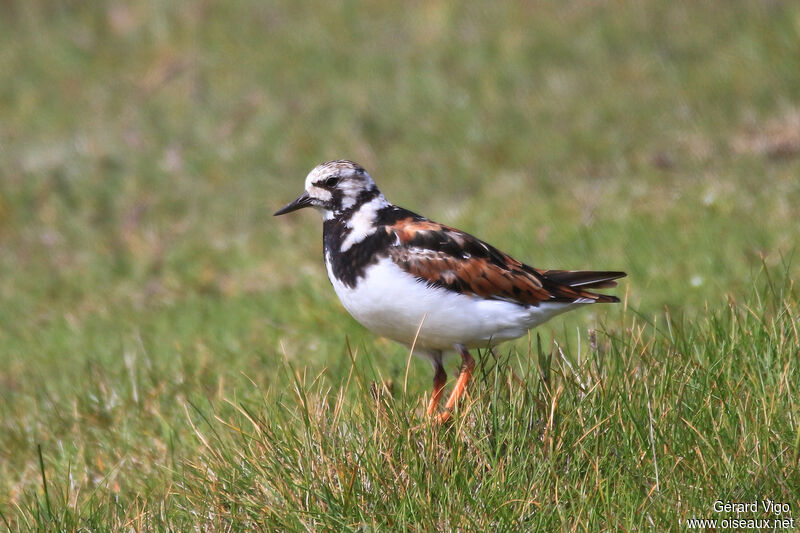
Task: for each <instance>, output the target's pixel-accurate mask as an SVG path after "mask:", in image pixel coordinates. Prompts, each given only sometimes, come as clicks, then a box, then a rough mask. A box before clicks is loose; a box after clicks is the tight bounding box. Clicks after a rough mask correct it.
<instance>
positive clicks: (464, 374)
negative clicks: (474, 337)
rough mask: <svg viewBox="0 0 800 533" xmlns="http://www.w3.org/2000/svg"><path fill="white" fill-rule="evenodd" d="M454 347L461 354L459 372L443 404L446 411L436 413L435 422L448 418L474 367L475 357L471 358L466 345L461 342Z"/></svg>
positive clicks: (462, 393) (444, 420)
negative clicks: (451, 390)
mask: <svg viewBox="0 0 800 533" xmlns="http://www.w3.org/2000/svg"><path fill="white" fill-rule="evenodd" d="M456 349H457V350H458V353H459V354H461V372H460V373H459V374H458V380H456V384H455V385H454V386H453V392H451V393H450V397H449V398H448V399H447V403H446V404H445V406H444V408H445V409H446V411H444V412H441V413H439V414H438V415H436V422H438V423H440V424H441V423H442V422H446V421H447V420H448V419H449V418H450V413H451V411H452V409H453V407H455V405H456V402H458V400H459V399H460V398H461V396H463V395H464V390H465V389H466V388H467V383H469V378H471V377H472V371H473V370H474V369H475V359H473V358H472V355H470V353H469V350H467V348H466V346H464V345H463V344H456Z"/></svg>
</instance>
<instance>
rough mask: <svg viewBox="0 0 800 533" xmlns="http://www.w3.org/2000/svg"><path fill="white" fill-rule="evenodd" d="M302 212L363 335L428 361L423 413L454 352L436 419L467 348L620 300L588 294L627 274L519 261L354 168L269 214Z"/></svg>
mask: <svg viewBox="0 0 800 533" xmlns="http://www.w3.org/2000/svg"><path fill="white" fill-rule="evenodd" d="M304 207H313V208H315V209H316V210H317V211H319V212H320V213H321V214H322V219H323V230H322V241H323V245H324V254H325V266H326V267H327V270H328V278H330V280H331V283H332V284H333V288H334V290H335V291H336V294H337V295H338V296H339V300H341V302H342V304H343V305H344V307H345V309H347V310H348V311H349V312H350V314H351V315H353V317H354V318H355V319H356V320H357V321H359V322H360V323H361V324H362V325H364V326H365V327H366V328H367V329H370V330H372V331H373V332H375V333H377V334H378V335H381V336H384V337H388V338H389V339H392V340H395V341H397V342H400V343H403V344H405V345H407V346H411V345H413V346H414V349H415V351H416V352H417V353H418V354H422V355H425V356H427V357H428V358H429V359H430V361H431V364H433V369H434V375H433V393H432V395H431V399H430V403H429V404H428V409H427V412H428V414H429V415H434V414H435V413H436V412H437V410H438V406H439V402H440V400H441V397H442V391H443V389H444V386H445V382H446V381H447V374H446V373H445V370H444V366H442V353H443V352H446V351H450V350H456V351H457V352H458V353H459V354H460V355H461V360H462V364H461V372H460V374H459V376H458V379H457V381H456V383H455V385H454V387H453V391H452V393H451V394H450V397H449V399H448V400H447V403H446V404H445V410H444V411H442V412H440V413H439V414H438V415H437V417H436V419H437V420H438V421H440V422H443V421H445V420H447V419H448V418H449V417H450V412H451V410H452V409H453V406H454V405H455V404H456V402H458V400H459V398H460V397H461V396H462V395H463V393H464V389H465V387H466V386H467V383H468V382H469V379H470V376H471V375H472V371H473V369H474V368H475V361H474V359H473V358H472V356H471V355H470V353H469V349H470V348H486V347H488V346H491V345H494V344H497V343H499V342H502V341H506V340H510V339H515V338H517V337H521V336H522V335H525V333H526V332H527V331H528V330H529V329H531V328H534V327H536V326H538V325H539V324H541V323H542V322H545V321H546V320H549V319H550V318H552V317H554V316H556V315H558V314H560V313H563V312H564V311H569V310H570V309H575V308H577V307H580V306H583V305H585V304H594V303H609V302H618V301H619V299H618V298H616V297H615V296H609V295H605V294H597V293H595V292H591V291H590V290H589V289H605V288H609V287H615V286H616V285H617V283H616V282H615V281H614V280H615V279H617V278H621V277H623V276H625V272H601V271H585V270H540V269H537V268H533V267H530V266H528V265H526V264H523V263H520V262H519V261H517V260H516V259H514V258H512V257H510V256H509V255H506V254H504V253H503V252H501V251H500V250H498V249H497V248H494V247H493V246H491V245H489V244H487V243H485V242H483V241H481V240H480V239H478V238H476V237H473V236H472V235H470V234H468V233H465V232H463V231H460V230H457V229H455V228H451V227H449V226H445V225H443V224H439V223H438V222H433V221H432V220H428V219H427V218H425V217H423V216H420V215H417V214H416V213H412V212H411V211H408V210H406V209H403V208H402V207H398V206H396V205H392V204H390V203H389V202H388V201H387V200H386V198H385V197H384V196H383V194H382V193H381V191H380V190H378V187H377V186H376V185H375V182H374V181H373V179H372V177H371V176H370V175H369V174H368V173H367V171H366V170H364V169H363V168H362V167H361V166H360V165H358V164H357V163H354V162H353V161H346V160H339V161H328V162H327V163H323V164H321V165H319V166H318V167H316V168H315V169H314V170H312V171H311V172H310V173H309V174H308V177H306V182H305V191H304V192H303V194H301V195H300V197H299V198H297V199H296V200H295V201H293V202H292V203H290V204H288V205H287V206H286V207H284V208H283V209H280V210H278V211H276V212H275V215H276V216H277V215H283V214H286V213H291V212H292V211H297V210H298V209H302V208H304Z"/></svg>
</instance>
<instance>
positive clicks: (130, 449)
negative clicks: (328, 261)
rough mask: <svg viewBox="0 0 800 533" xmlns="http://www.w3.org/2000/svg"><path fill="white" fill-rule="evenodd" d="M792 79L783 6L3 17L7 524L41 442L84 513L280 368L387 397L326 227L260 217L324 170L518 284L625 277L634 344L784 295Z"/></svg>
mask: <svg viewBox="0 0 800 533" xmlns="http://www.w3.org/2000/svg"><path fill="white" fill-rule="evenodd" d="M799 66H800V4H798V3H797V2H794V1H764V2H748V1H730V2H724V3H722V2H711V1H648V2H635V3H622V2H617V3H606V2H592V1H568V2H555V1H553V2H513V3H498V4H494V3H493V4H488V3H483V2H466V3H462V4H450V3H447V2H411V3H402V4H401V3H390V2H379V1H375V2H351V1H347V2H342V3H332V2H331V3H327V2H308V3H306V2H293V1H271V2H257V1H243V2H214V1H164V0H149V1H142V2H121V1H119V2H117V1H98V2H77V1H63V2H57V1H38V2H25V1H14V0H5V1H3V2H0V72H2V80H0V366H2V370H0V396H1V397H2V401H1V402H0V480H2V481H0V500H5V501H7V502H10V505H12V506H13V505H14V504H16V503H18V502H19V501H22V500H23V499H24V494H26V491H35V490H36V487H37V486H39V484H40V483H41V479H40V472H39V466H38V459H37V456H36V447H35V445H36V444H37V443H43V449H44V450H45V455H46V459H47V461H48V462H49V464H52V465H54V468H55V470H56V472H57V474H58V475H60V476H65V475H66V472H67V471H68V469H71V470H70V471H71V474H70V475H71V476H73V478H74V480H75V481H74V483H75V486H76V487H84V489H83V490H90V489H91V487H96V486H111V487H112V488H113V489H114V490H116V491H121V493H122V494H125V493H126V491H128V493H136V494H143V493H144V494H147V493H148V491H151V490H156V488H157V487H162V486H166V485H168V483H169V481H168V480H169V479H170V474H169V472H167V471H166V470H164V469H161V468H159V466H158V465H172V466H171V467H170V468H173V467H174V468H178V466H175V465H179V464H180V461H181V460H182V459H181V458H182V457H183V455H184V454H185V453H187V452H186V449H187V447H188V448H191V446H194V445H195V444H194V443H192V444H187V441H186V435H187V433H188V432H189V429H188V428H187V425H186V413H185V407H186V402H188V401H190V400H192V399H194V401H199V400H200V399H206V400H208V401H222V399H225V398H232V397H240V396H247V395H248V394H256V395H257V394H259V393H258V392H257V391H253V385H252V383H256V384H258V386H263V387H264V388H265V389H269V390H272V387H276V388H277V389H280V387H281V386H285V385H282V384H284V383H285V376H284V377H281V376H279V373H278V372H277V371H276V367H277V366H278V363H279V361H281V359H282V358H284V357H285V358H288V359H289V360H290V361H292V362H293V364H296V365H298V367H306V366H307V367H308V368H309V370H310V372H311V374H318V373H320V372H323V371H325V372H327V373H328V375H329V376H330V377H331V378H332V379H333V380H334V382H337V380H341V379H343V378H345V377H346V376H347V372H348V369H349V367H350V364H351V363H350V360H349V358H348V357H347V356H346V355H345V353H346V348H345V341H346V339H350V341H351V342H352V343H353V344H354V345H358V346H360V347H361V350H362V351H363V352H366V353H369V354H372V356H373V359H374V361H375V365H376V366H377V367H378V368H379V369H380V371H381V372H382V373H383V374H385V375H386V376H388V377H392V378H394V379H395V380H397V379H399V378H400V377H401V376H402V375H403V372H404V368H405V357H404V355H405V350H404V349H403V348H402V347H399V346H396V345H394V344H391V343H389V342H386V341H383V340H380V339H377V338H375V337H374V336H372V335H371V334H370V333H368V332H366V331H365V330H363V329H361V328H360V327H359V326H358V325H357V324H356V323H355V322H354V321H353V320H352V319H351V318H349V317H348V316H347V315H346V313H345V312H344V310H343V309H342V308H341V307H340V305H339V304H338V302H337V301H336V298H335V295H334V293H333V291H332V289H331V288H330V286H329V283H328V281H327V279H326V276H325V271H324V267H323V265H322V256H321V236H320V233H321V224H320V221H319V219H318V217H317V216H316V215H315V214H313V213H306V212H303V213H300V214H297V215H294V216H291V217H284V218H281V219H273V218H272V216H271V213H272V212H273V211H274V210H275V209H277V208H278V207H280V206H282V205H284V204H285V203H286V202H288V201H289V200H291V199H293V198H294V197H296V196H297V194H298V193H299V192H300V190H301V189H302V186H303V180H304V177H305V175H306V173H307V172H308V171H309V170H310V169H311V168H313V167H314V166H315V165H317V164H318V163H320V162H322V161H325V160H328V159H337V158H349V159H354V160H356V161H358V162H360V163H361V164H362V165H364V166H365V167H366V168H367V170H368V171H369V172H370V173H371V174H372V176H373V177H374V178H375V179H376V181H377V183H378V185H379V186H380V187H381V189H382V190H383V192H384V193H385V194H386V196H387V197H388V198H389V200H390V201H392V202H394V203H397V204H399V205H402V206H404V207H407V208H409V209H411V210H414V211H417V212H420V213H422V214H425V215H426V216H428V217H430V218H432V219H435V220H437V221H440V222H444V223H446V224H449V225H454V226H457V227H460V228H462V229H464V230H467V231H470V232H471V233H474V234H476V235H477V236H479V237H481V238H483V239H485V240H488V241H490V242H492V243H493V244H495V245H496V246H498V247H499V248H501V249H502V250H504V251H506V252H508V253H510V254H512V255H514V256H515V257H517V258H519V259H520V260H522V261H525V262H528V263H530V264H532V265H534V266H537V267H541V268H575V269H581V268H591V269H614V270H625V271H627V272H628V274H629V278H628V279H627V280H625V282H624V283H623V284H622V285H621V287H620V289H619V294H620V295H621V296H622V297H623V298H625V300H626V302H627V303H626V305H627V306H628V307H629V308H631V309H633V310H635V311H636V312H639V313H641V314H642V315H644V316H653V315H655V314H657V313H661V312H663V310H664V309H665V307H666V308H668V309H669V310H670V311H671V312H672V313H678V314H683V315H685V316H689V317H692V316H697V315H699V314H702V313H704V310H705V309H706V308H707V307H711V308H721V307H724V306H725V305H726V302H727V301H728V299H733V300H737V299H742V298H744V297H745V296H747V295H750V294H751V292H752V290H753V285H754V280H755V278H756V276H757V274H758V272H759V271H760V270H761V269H762V265H763V264H764V263H766V264H767V265H771V266H774V265H781V264H788V267H785V268H787V269H788V273H789V276H790V277H795V278H796V275H797V273H798V265H800V262H798V261H797V260H796V259H795V260H792V259H791V257H792V255H793V254H794V252H795V250H796V247H797V241H798V237H799V236H800V208H799V207H798V206H799V205H800V178H799V176H800V68H798V67H799ZM618 312H619V310H618V308H616V309H612V308H610V307H609V308H603V309H600V310H594V309H593V310H592V312H591V313H589V312H588V311H586V312H582V313H579V314H576V315H575V316H573V317H568V318H565V319H563V321H561V319H559V322H556V321H554V323H553V325H549V326H545V329H543V331H544V332H545V333H544V334H545V335H549V334H550V333H548V331H555V334H556V335H559V334H560V333H559V332H561V331H573V330H574V328H575V327H580V328H584V329H585V327H586V326H587V324H593V323H595V322H596V321H597V320H600V321H602V320H603V319H604V318H603V317H605V316H606V315H607V314H609V313H618ZM521 342H523V343H526V342H527V341H524V340H523V341H521ZM412 365H413V366H412V371H411V379H412V382H413V386H415V387H417V388H418V390H419V391H420V392H422V391H424V390H426V389H427V387H428V382H429V379H430V376H429V368H428V365H427V363H425V362H422V361H414V362H413V363H412ZM154 487H156V488H154Z"/></svg>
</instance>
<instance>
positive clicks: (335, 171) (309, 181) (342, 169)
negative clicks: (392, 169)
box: [305, 160, 374, 190]
mask: <svg viewBox="0 0 800 533" xmlns="http://www.w3.org/2000/svg"><path fill="white" fill-rule="evenodd" d="M359 173H360V177H362V181H363V185H366V186H368V185H372V184H374V182H373V181H372V177H371V176H370V175H369V174H367V171H366V170H364V169H363V168H361V167H360V166H359V165H357V164H356V163H353V162H352V161H344V160H341V161H328V162H327V163H322V164H321V165H317V166H316V167H315V168H314V170H312V171H311V172H309V173H308V176H306V184H305V189H306V190H309V189H310V188H311V187H313V184H314V183H319V182H320V181H323V180H325V179H327V178H330V177H333V176H340V177H342V178H348V177H353V176H359Z"/></svg>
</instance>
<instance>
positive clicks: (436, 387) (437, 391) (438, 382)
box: [428, 361, 447, 416]
mask: <svg viewBox="0 0 800 533" xmlns="http://www.w3.org/2000/svg"><path fill="white" fill-rule="evenodd" d="M434 368H435V373H434V374H433V393H432V394H431V401H430V403H429V404H428V416H431V415H433V413H435V412H436V410H437V409H438V408H439V402H440V401H441V400H442V392H444V385H445V383H447V372H445V371H444V367H443V366H442V363H441V362H439V361H437V362H435V363H434Z"/></svg>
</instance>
